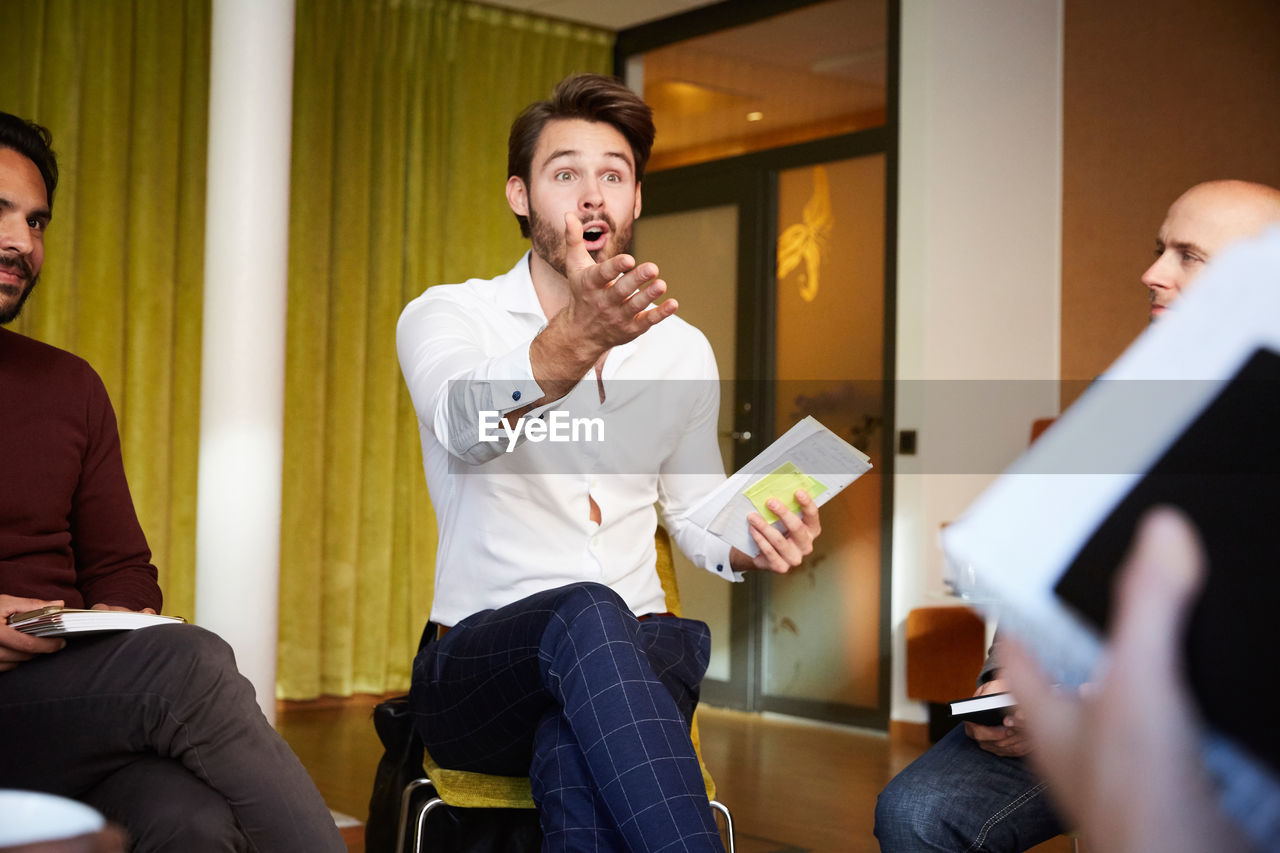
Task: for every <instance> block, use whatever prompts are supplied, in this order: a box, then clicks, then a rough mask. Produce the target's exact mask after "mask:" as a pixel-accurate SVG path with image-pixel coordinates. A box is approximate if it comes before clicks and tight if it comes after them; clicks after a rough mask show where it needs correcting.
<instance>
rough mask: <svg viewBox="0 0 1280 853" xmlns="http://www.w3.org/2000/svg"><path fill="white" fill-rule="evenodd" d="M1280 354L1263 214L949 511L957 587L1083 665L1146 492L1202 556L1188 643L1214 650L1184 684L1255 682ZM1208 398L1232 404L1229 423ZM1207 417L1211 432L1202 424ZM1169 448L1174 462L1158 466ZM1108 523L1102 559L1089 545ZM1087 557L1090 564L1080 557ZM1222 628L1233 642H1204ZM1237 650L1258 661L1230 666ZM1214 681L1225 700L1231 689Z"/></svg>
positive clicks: (1048, 658)
mask: <svg viewBox="0 0 1280 853" xmlns="http://www.w3.org/2000/svg"><path fill="white" fill-rule="evenodd" d="M1277 354H1280V228H1273V229H1272V230H1271V231H1270V232H1268V234H1266V235H1265V236H1264V237H1262V238H1259V239H1255V240H1252V241H1249V242H1246V243H1242V244H1240V245H1238V246H1235V247H1231V248H1229V249H1227V250H1226V251H1224V252H1222V253H1221V254H1220V255H1219V256H1218V257H1215V258H1214V261H1213V263H1212V264H1210V265H1209V267H1208V268H1207V269H1206V270H1205V271H1204V273H1203V274H1202V275H1201V277H1200V278H1199V280H1198V281H1197V282H1196V286H1195V288H1193V289H1191V290H1190V291H1188V292H1187V293H1185V294H1184V295H1183V296H1181V297H1180V298H1179V300H1178V302H1177V303H1176V304H1174V305H1173V306H1172V307H1171V308H1170V309H1169V311H1167V312H1166V313H1165V314H1164V315H1162V317H1161V319H1160V320H1159V321H1158V322H1156V323H1154V324H1152V325H1151V326H1150V327H1149V328H1148V329H1147V330H1146V331H1144V332H1143V333H1142V335H1141V336H1139V338H1138V339H1137V340H1136V341H1135V342H1134V344H1133V345H1132V346H1130V347H1129V349H1128V350H1126V352H1125V353H1124V355H1122V356H1121V357H1120V359H1119V360H1117V361H1116V363H1115V364H1114V365H1112V367H1111V368H1110V369H1109V370H1108V371H1107V372H1106V373H1105V374H1103V376H1101V377H1100V378H1099V379H1098V380H1097V381H1095V382H1094V383H1093V384H1092V385H1091V386H1090V387H1089V389H1088V390H1087V391H1086V392H1085V393H1084V394H1083V395H1082V396H1081V398H1080V399H1079V400H1078V401H1077V402H1076V403H1075V404H1074V405H1073V406H1071V408H1069V409H1068V410H1067V411H1066V412H1065V413H1064V414H1063V415H1062V417H1061V418H1059V419H1058V421H1057V422H1056V423H1055V424H1054V425H1053V426H1052V427H1050V428H1049V430H1048V431H1047V432H1046V433H1045V434H1044V435H1043V436H1042V437H1041V438H1040V439H1039V440H1038V441H1037V442H1036V443H1035V444H1034V445H1033V446H1032V447H1031V449H1030V450H1028V451H1027V452H1026V453H1025V454H1024V455H1023V456H1022V457H1021V458H1020V459H1019V460H1018V461H1017V462H1015V463H1014V464H1013V465H1012V466H1011V467H1010V468H1009V469H1008V470H1007V471H1005V472H1004V474H1002V475H1001V476H1000V478H999V479H998V480H996V481H995V482H994V483H993V484H992V485H991V486H990V487H989V488H988V489H987V490H986V491H985V492H983V493H982V495H980V496H979V498H978V499H977V501H975V502H974V503H973V505H972V506H970V507H969V508H968V509H967V510H966V511H965V513H964V514H963V515H962V516H961V517H960V518H959V519H958V520H957V521H955V522H954V523H952V524H950V525H948V527H947V528H946V529H945V530H944V531H943V532H942V545H943V549H944V551H945V552H946V554H947V558H948V561H949V563H950V569H951V571H952V574H953V579H954V581H955V583H956V586H957V588H958V591H959V592H960V593H961V594H963V595H967V596H970V597H972V598H974V599H976V600H977V601H979V602H985V603H986V606H990V607H992V608H993V609H994V611H995V613H996V615H998V617H999V620H1000V626H1001V630H1007V631H1009V632H1012V633H1016V634H1018V635H1019V636H1020V637H1021V639H1022V640H1023V642H1024V644H1026V645H1028V646H1030V647H1031V648H1032V650H1033V651H1034V652H1035V653H1036V654H1037V656H1038V657H1039V658H1040V663H1041V665H1042V666H1044V667H1045V669H1046V671H1047V672H1048V674H1049V675H1050V677H1052V678H1054V680H1056V681H1059V682H1061V683H1064V684H1079V683H1082V682H1084V681H1087V680H1089V679H1090V678H1092V677H1094V675H1095V674H1094V671H1093V669H1094V666H1095V665H1096V662H1097V660H1098V657H1099V653H1100V651H1101V626H1102V625H1103V624H1105V622H1106V612H1107V609H1108V605H1109V599H1110V591H1111V580H1110V574H1111V573H1112V572H1113V571H1114V569H1115V568H1116V567H1117V566H1118V565H1119V563H1120V562H1121V561H1122V558H1123V552H1124V549H1125V548H1127V546H1128V543H1129V541H1130V539H1131V537H1132V535H1133V530H1134V527H1135V525H1136V522H1137V518H1138V517H1139V516H1140V513H1141V512H1142V511H1143V510H1145V508H1146V507H1147V505H1149V504H1150V505H1154V504H1155V503H1173V504H1174V505H1176V506H1179V507H1181V508H1182V509H1183V511H1184V512H1186V513H1187V514H1189V515H1190V516H1191V518H1192V520H1193V521H1194V522H1195V523H1196V526H1197V527H1198V528H1199V529H1200V531H1201V534H1202V536H1203V537H1204V539H1205V545H1206V548H1207V550H1208V554H1209V558H1210V559H1209V563H1210V569H1211V571H1210V577H1209V579H1208V581H1207V583H1206V588H1205V591H1204V594H1203V602H1202V605H1201V606H1200V607H1199V608H1198V610H1197V614H1196V616H1194V617H1193V618H1192V622H1191V628H1190V636H1189V641H1188V645H1189V648H1190V649H1191V650H1192V651H1193V652H1194V649H1195V647H1196V646H1197V644H1199V643H1202V642H1203V643H1204V646H1203V648H1205V649H1212V651H1207V652H1205V653H1203V654H1200V655H1198V656H1197V655H1196V654H1193V655H1192V660H1191V666H1190V670H1191V672H1190V674H1191V678H1192V682H1193V687H1196V688H1200V689H1198V690H1197V693H1198V695H1199V696H1200V698H1201V700H1202V701H1206V700H1205V695H1206V691H1205V690H1204V689H1203V688H1204V687H1205V684H1202V683H1199V678H1200V676H1201V675H1202V674H1213V673H1216V674H1217V676H1218V677H1219V678H1225V680H1226V681H1227V683H1228V684H1229V685H1232V686H1233V687H1238V685H1240V684H1249V685H1252V686H1253V687H1254V688H1257V687H1258V686H1259V684H1260V682H1259V675H1260V671H1257V670H1256V666H1255V664H1256V659H1255V658H1253V657H1251V655H1250V653H1249V650H1251V649H1254V648H1255V644H1254V643H1251V642H1249V641H1247V640H1245V639H1244V636H1245V633H1246V632H1247V631H1249V630H1254V629H1259V630H1267V629H1269V626H1270V624H1271V621H1272V620H1271V619H1270V618H1269V617H1258V618H1256V619H1253V618H1252V612H1251V607H1250V604H1251V603H1253V602H1270V601H1274V600H1275V599H1274V598H1273V597H1272V595H1273V590H1274V589H1275V588H1276V586H1277V584H1278V583H1280V579H1277V575H1276V573H1275V572H1274V565H1275V564H1274V562H1271V560H1270V557H1271V555H1272V553H1273V552H1275V551H1276V550H1277V546H1278V545H1280V542H1278V541H1277V540H1276V539H1275V536H1274V532H1273V531H1274V525H1275V518H1276V513H1277V512H1280V506H1277V505H1276V503H1277V502H1280V497H1278V496H1277V493H1278V492H1280V476H1277V475H1280V471H1277V470H1276V468H1277V465H1278V463H1277V461H1276V460H1277V450H1278V449H1280V447H1278V446H1277V443H1276V442H1277V439H1276V433H1275V432H1274V431H1273V423H1274V420H1276V419H1277V409H1280V394H1277V393H1276V389H1277V382H1276V381H1274V380H1273V379H1270V378H1269V377H1270V375H1271V374H1269V373H1265V372H1264V373H1263V375H1262V378H1256V377H1257V374H1258V369H1259V366H1261V368H1262V369H1263V370H1265V369H1266V366H1267V365H1268V364H1275V363H1276V362H1277V361H1278V360H1280V359H1278V358H1277ZM1273 372H1274V371H1273ZM1232 401H1236V402H1234V403H1233V402H1232ZM1240 401H1243V403H1241V402H1240ZM1220 411H1226V412H1227V413H1228V414H1229V415H1230V417H1229V418H1227V419H1226V421H1225V423H1220V422H1221V421H1222V420H1223V418H1217V413H1218V412H1220ZM1215 418H1217V419H1216V420H1215ZM1203 425H1210V427H1209V430H1208V433H1207V435H1206V436H1204V437H1203V438H1198V436H1199V433H1201V432H1205V430H1204V428H1203ZM1191 439H1198V443H1197V444H1194V445H1188V441H1190V440H1191ZM1184 446H1190V447H1194V448H1196V450H1195V452H1194V453H1191V454H1188V453H1186V452H1185V451H1184V450H1182V449H1181V448H1183V447H1184ZM1188 455H1190V460H1189V461H1188V459H1187V457H1188ZM1171 459H1172V460H1174V462H1176V466H1177V467H1175V468H1174V469H1173V470H1166V469H1167V468H1168V467H1169V461H1168V460H1171ZM1237 483H1242V484H1244V485H1242V486H1240V487H1237V485H1236V484H1237ZM1148 494H1150V495H1151V496H1152V497H1151V498H1147V497H1146V496H1147V495H1148ZM1138 499H1141V500H1140V501H1139V500H1138ZM1202 505H1203V506H1202ZM1112 528H1114V529H1112ZM1242 530H1243V531H1245V533H1248V532H1249V531H1253V534H1254V535H1253V536H1252V537H1250V538H1247V539H1246V537H1245V535H1243V534H1242V533H1241V531H1242ZM1108 532H1109V535H1110V539H1112V540H1114V542H1115V544H1114V545H1113V546H1112V547H1111V549H1110V551H1109V552H1108V553H1109V554H1110V559H1108V560H1097V559H1093V560H1089V559H1086V558H1089V557H1090V556H1091V555H1092V554H1093V553H1094V552H1095V551H1096V550H1097V549H1096V547H1094V546H1095V545H1096V543H1098V542H1100V541H1102V539H1101V538H1100V537H1101V536H1102V535H1103V534H1104V533H1108ZM1255 540H1257V541H1255ZM1242 550H1243V551H1245V552H1246V554H1245V557H1244V559H1243V560H1241V559H1237V558H1236V557H1237V555H1236V552H1238V551H1242ZM1250 555H1252V556H1250ZM1090 562H1091V563H1096V564H1097V565H1094V566H1092V570H1093V571H1094V574H1088V573H1083V572H1080V571H1078V569H1079V568H1080V567H1081V565H1082V563H1090ZM1275 594H1280V592H1278V593H1275ZM1219 600H1221V601H1222V602H1223V603H1222V604H1218V603H1217V602H1218V601H1219ZM1205 604H1208V605H1212V606H1210V607H1206V606H1204V605H1205ZM1223 613H1225V614H1227V616H1226V617H1225V618H1219V617H1220V616H1221V614H1223ZM1219 632H1223V633H1222V634H1221V636H1219ZM1211 639H1212V640H1213V642H1209V641H1210V640H1211ZM1219 640H1221V641H1222V642H1225V643H1226V644H1227V648H1228V649H1231V651H1230V652H1228V653H1222V651H1221V649H1218V648H1216V646H1215V643H1217V642H1218V641H1219ZM1268 644H1269V643H1268V642H1263V643H1262V644H1261V645H1260V646H1256V647H1264V646H1266V645H1268ZM1240 650H1244V651H1243V652H1241V651H1240ZM1202 661H1203V665H1201V662H1202ZM1237 663H1240V664H1242V665H1248V666H1251V667H1254V668H1253V669H1250V670H1248V674H1245V675H1237V676H1236V677H1234V678H1226V677H1225V673H1226V672H1227V670H1228V668H1230V667H1232V666H1235V665H1236V664H1237ZM1224 695H1226V696H1228V697H1230V698H1231V700H1232V701H1234V697H1235V694H1234V693H1233V692H1232V690H1227V691H1226V692H1225V694H1224ZM1210 701H1211V700H1210ZM1206 710H1210V711H1212V710H1213V709H1212V708H1207V709H1206ZM1268 712H1269V709H1268ZM1209 716H1210V719H1211V720H1213V716H1214V715H1213V714H1212V713H1210V714H1209ZM1224 728H1227V729H1228V730H1230V727H1229V726H1224ZM1271 729H1272V730H1274V729H1275V727H1274V726H1271ZM1277 739H1278V740H1280V738H1277Z"/></svg>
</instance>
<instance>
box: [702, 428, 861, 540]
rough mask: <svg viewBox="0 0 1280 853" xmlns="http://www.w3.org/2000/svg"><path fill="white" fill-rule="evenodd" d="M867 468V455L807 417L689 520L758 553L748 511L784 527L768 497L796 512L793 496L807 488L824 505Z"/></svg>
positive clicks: (706, 499) (722, 486)
mask: <svg viewBox="0 0 1280 853" xmlns="http://www.w3.org/2000/svg"><path fill="white" fill-rule="evenodd" d="M869 470H871V459H870V457H868V456H867V454H865V453H863V452H862V451H861V450H859V449H858V448H856V447H854V446H853V445H852V444H849V442H847V441H845V440H844V439H842V438H841V437H840V436H838V435H836V434H835V433H834V432H832V431H831V430H829V429H827V428H826V427H824V426H823V425H822V424H820V423H819V422H818V421H817V420H816V419H815V418H813V417H812V416H809V417H806V418H805V419H804V420H802V421H800V422H799V423H798V424H796V425H795V426H793V427H792V428H791V429H789V430H787V431H786V432H785V433H783V434H782V436H781V437H780V438H778V440H777V441H775V442H774V443H773V444H771V445H769V446H768V447H767V448H765V449H764V450H763V451H762V452H761V453H760V454H759V455H758V456H756V458H754V459H752V460H751V461H750V462H748V463H747V464H746V465H744V466H743V467H742V468H741V470H739V471H738V472H737V473H735V474H734V475H733V476H731V477H729V478H728V479H727V480H725V481H724V482H723V483H721V484H720V486H719V487H718V488H717V489H715V491H713V492H711V493H710V494H708V495H707V496H706V497H704V498H703V499H702V500H701V501H699V502H698V504H697V505H696V506H695V507H694V508H693V509H692V510H691V511H690V513H689V520H690V521H692V522H693V523H695V524H697V525H698V526H699V527H704V528H706V529H707V530H709V531H710V532H711V533H713V534H714V535H715V536H717V537H718V538H719V539H721V540H722V541H724V542H726V543H728V544H729V545H731V546H733V547H734V548H737V549H738V550H739V551H742V552H743V553H745V554H747V555H748V556H751V557H754V556H755V555H756V554H759V553H760V549H759V548H758V547H756V543H755V540H754V539H752V538H751V533H750V532H749V528H750V525H749V524H748V522H747V516H748V515H749V514H751V513H752V512H757V511H758V512H760V514H761V515H763V516H764V517H765V519H767V520H769V521H771V522H773V526H774V527H776V528H778V529H779V530H782V531H785V528H784V526H783V524H782V522H781V521H780V520H777V519H776V518H775V517H774V516H773V513H771V512H769V511H768V510H765V509H764V508H763V504H764V501H765V500H766V499H767V498H770V497H775V498H777V499H778V500H780V501H782V503H783V504H784V505H787V506H790V507H791V508H792V510H798V506H797V504H796V503H795V497H794V495H795V491H796V489H798V488H803V489H805V490H806V491H807V492H808V493H809V494H810V496H812V497H813V499H814V501H815V502H816V503H817V504H818V506H822V505H823V504H825V503H826V502H827V501H829V500H831V499H832V498H833V497H835V496H836V495H837V494H839V493H840V492H841V491H842V490H843V489H844V488H845V487H846V486H848V485H849V484H850V483H852V482H853V481H854V480H856V479H858V478H859V477H861V476H862V475H863V474H865V473H866V472H867V471H869Z"/></svg>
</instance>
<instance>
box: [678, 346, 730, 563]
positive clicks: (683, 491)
mask: <svg viewBox="0 0 1280 853" xmlns="http://www.w3.org/2000/svg"><path fill="white" fill-rule="evenodd" d="M699 356H700V357H701V358H703V359H704V360H705V362H706V363H705V364H704V365H703V368H702V370H701V371H700V372H701V375H702V376H703V377H704V378H703V379H700V380H698V387H699V392H700V393H699V399H698V402H697V404H696V405H695V406H694V407H693V408H692V410H691V411H690V413H689V421H688V428H687V429H686V430H685V432H684V433H683V436H682V438H681V440H680V442H679V443H678V445H677V446H676V447H675V448H674V449H673V451H672V453H671V454H670V455H669V456H667V458H666V459H665V460H664V462H663V465H662V469H661V470H660V471H659V472H658V507H659V509H660V510H661V512H662V520H663V524H664V525H665V526H666V528H667V530H668V531H669V532H670V533H671V537H672V538H673V539H675V541H676V545H678V546H679V548H680V550H681V551H683V552H684V554H685V556H687V557H688V558H689V559H690V560H692V561H693V563H694V565H696V566H699V567H701V568H704V569H706V570H707V571H709V572H711V573H712V574H713V575H717V576H719V577H722V578H725V579H726V580H731V581H735V582H736V581H741V580H742V579H743V574H742V572H735V571H733V569H732V568H730V565H729V552H730V550H731V549H730V547H729V545H728V544H727V543H725V542H724V541H723V540H721V539H720V538H719V537H718V536H715V535H713V534H711V533H708V532H707V530H706V529H705V528H703V527H700V526H698V525H696V524H693V523H692V522H690V521H689V520H688V513H689V511H690V510H691V509H692V508H693V507H694V505H696V504H697V502H698V501H699V500H700V499H701V498H702V497H703V496H704V495H706V494H707V493H708V492H710V491H711V490H712V489H714V488H715V487H716V486H718V485H720V483H722V482H723V481H724V463H723V461H722V460H721V457H720V442H719V439H718V438H717V436H716V430H717V426H718V422H719V418H720V381H719V375H720V374H719V372H718V371H717V370H716V363H715V355H714V354H713V353H712V351H711V347H710V345H706V346H705V351H704V352H703V353H701V354H697V355H694V356H693V357H699ZM708 460H715V461H716V462H719V463H720V464H719V466H718V467H719V470H711V469H709V468H708Z"/></svg>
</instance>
